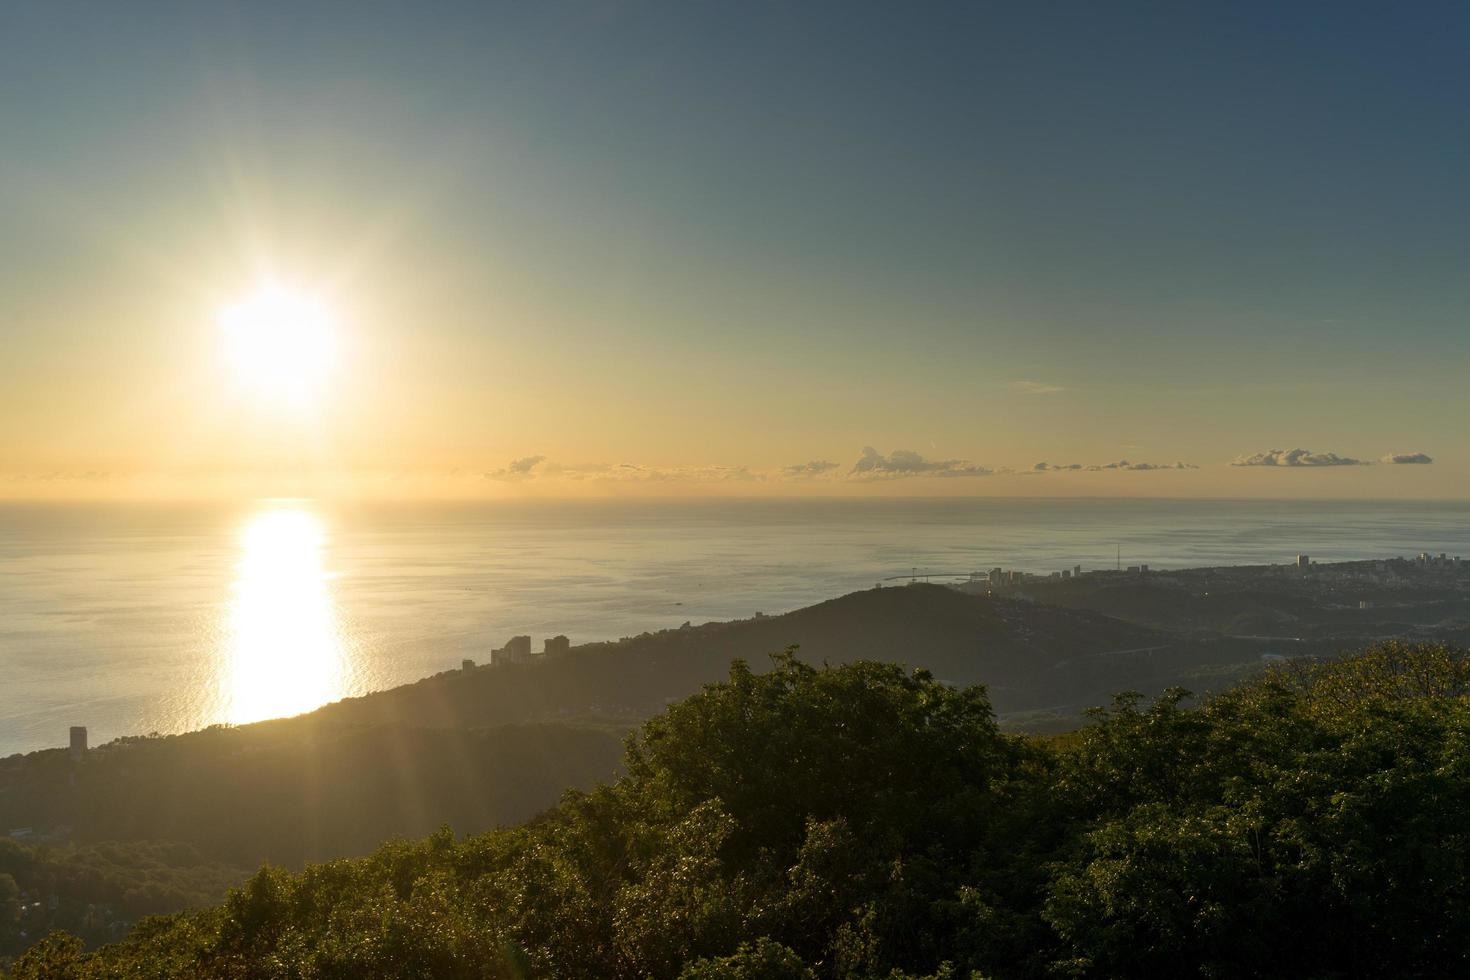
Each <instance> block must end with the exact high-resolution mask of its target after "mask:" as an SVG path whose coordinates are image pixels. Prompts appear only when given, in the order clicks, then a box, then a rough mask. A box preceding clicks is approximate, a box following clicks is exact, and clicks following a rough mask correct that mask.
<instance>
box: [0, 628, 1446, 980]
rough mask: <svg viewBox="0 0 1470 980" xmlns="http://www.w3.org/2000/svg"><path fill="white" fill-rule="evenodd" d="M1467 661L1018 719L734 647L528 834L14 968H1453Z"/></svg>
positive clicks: (1404, 654)
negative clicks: (1021, 722)
mask: <svg viewBox="0 0 1470 980" xmlns="http://www.w3.org/2000/svg"><path fill="white" fill-rule="evenodd" d="M1467 680H1470V667H1467V659H1466V657H1465V655H1464V654H1462V653H1459V652H1457V651H1453V650H1448V649H1445V648H1442V647H1406V646H1388V647H1383V648H1378V649H1375V650H1373V651H1369V652H1367V653H1365V654H1363V655H1360V656H1357V657H1352V658H1347V659H1344V660H1341V661H1335V662H1329V663H1321V664H1313V665H1305V666H1303V665H1295V666H1292V667H1291V668H1290V669H1286V670H1281V671H1277V672H1274V673H1272V674H1270V675H1268V676H1266V677H1264V678H1262V679H1260V680H1258V681H1255V682H1252V683H1250V684H1248V685H1246V686H1243V687H1241V688H1238V689H1236V690H1234V691H1232V692H1230V693H1228V694H1225V695H1222V696H1220V697H1217V698H1214V699H1211V700H1209V701H1207V702H1205V703H1203V704H1200V705H1197V706H1193V707H1190V706H1188V705H1189V696H1188V695H1187V693H1186V692H1183V691H1173V692H1170V693H1169V694H1167V695H1165V696H1164V697H1162V698H1160V699H1158V700H1156V701H1155V702H1153V703H1151V704H1145V703H1144V702H1143V700H1142V699H1141V698H1139V697H1137V696H1131V695H1130V696H1123V697H1120V698H1119V699H1117V701H1116V702H1115V703H1114V705H1113V706H1112V707H1111V708H1110V709H1108V710H1106V711H1099V712H1097V713H1096V714H1095V716H1094V717H1093V719H1092V721H1091V723H1090V724H1089V725H1088V726H1087V727H1085V728H1084V729H1082V730H1080V731H1079V732H1077V733H1076V734H1074V735H1073V736H1071V737H1068V738H1065V739H1047V740H1025V739H1019V738H1014V737H1008V736H1005V735H1003V734H1001V733H999V732H998V731H997V730H996V727H995V724H994V719H993V718H992V716H991V712H990V708H989V704H988V701H987V699H986V696H985V693H984V692H983V691H982V690H980V689H978V688H967V689H961V690H957V689H954V688H950V687H947V686H945V685H942V684H939V683H937V682H935V681H934V680H933V679H932V678H931V677H929V676H928V675H927V674H925V673H924V672H922V671H920V672H913V673H908V672H905V671H904V670H902V669H900V668H898V667H894V666H890V665H885V664H878V663H857V664H852V665H848V666H843V667H838V668H826V667H824V668H814V667H811V666H808V665H805V664H802V663H800V662H798V661H797V660H796V659H795V658H794V657H793V656H791V655H790V653H788V654H787V655H784V656H782V657H779V658H777V659H776V662H775V664H774V667H773V670H771V671H770V672H769V673H764V674H756V673H753V672H752V671H750V670H749V669H748V668H746V666H745V665H743V664H741V663H736V664H735V665H734V667H733V668H732V670H731V675H730V680H729V681H728V682H727V683H724V684H719V685H711V686H709V687H708V688H706V689H705V690H704V691H702V692H701V693H700V694H698V695H696V696H695V697H693V698H690V699H688V700H687V701H685V702H682V703H680V704H677V705H675V706H673V707H671V708H670V709H669V710H668V711H666V712H665V713H664V714H663V715H662V716H660V717H659V718H656V719H654V720H653V721H651V722H650V723H648V724H647V725H646V726H645V727H644V728H643V730H642V731H641V732H640V733H639V734H638V735H637V736H636V737H635V738H632V739H630V741H629V745H628V753H627V775H626V776H625V777H624V778H622V779H621V780H619V781H618V782H617V783H615V784H613V785H611V786H607V787H603V788H600V789H597V790H595V791H593V792H591V793H572V794H569V795H568V796H567V797H566V798H565V799H564V801H563V802H562V804H561V805H560V806H558V807H557V808H555V809H554V810H552V811H550V812H548V813H546V814H545V815H543V816H542V817H541V818H539V819H537V820H536V821H533V822H532V823H530V824H526V825H523V826H519V827H512V828H508V829H505V830H501V831H496V832H493V833H490V834H482V835H478V836H474V837H469V838H464V839H459V840H456V839H455V838H454V837H453V835H451V834H450V833H448V832H441V833H439V834H436V835H433V836H431V837H428V838H426V839H424V840H421V841H418V842H407V841H394V842H391V843H389V844H387V845H384V846H383V847H381V848H379V850H378V851H376V852H375V853H374V854H373V855H371V856H370V857H367V858H364V859H360V860H353V861H337V862H332V863H328V864H320V865H313V866H310V867H308V868H307V869H305V870H304V871H302V872H300V873H295V874H292V873H288V872H285V871H282V870H278V869H272V868H267V869H264V870H262V871H261V872H260V873H258V874H257V875H255V876H254V877H253V878H251V879H250V880H249V881H248V882H247V883H246V884H245V885H244V886H243V887H241V888H239V889H238V890H236V891H234V892H232V893H231V894H230V896H229V898H228V899H227V900H226V901H225V903H224V904H223V905H220V906H216V907H214V908H209V909H203V910H199V911H194V912H186V913H182V914H178V915H174V916H170V917H166V918H155V919H150V920H146V921H145V922H144V923H143V924H141V925H140V926H139V927H137V928H136V929H134V930H133V932H132V933H131V934H129V935H128V936H127V938H126V939H124V940H123V941H121V942H118V943H114V944H112V945H109V946H105V947H103V948H101V949H100V950H98V951H97V952H96V953H94V954H91V955H82V954H80V952H79V950H78V948H77V947H76V946H75V945H68V943H67V941H66V940H64V939H59V938H51V939H48V940H47V941H46V942H45V943H43V944H42V945H40V946H37V947H35V948H33V949H32V950H31V951H30V952H29V953H28V954H27V955H26V957H24V958H23V959H22V960H20V961H18V962H17V964H16V966H15V969H14V972H13V975H14V976H17V977H22V976H23V977H33V976H61V977H73V976H74V977H79V978H80V977H85V978H99V977H126V976H150V977H181V978H182V977H214V976H220V977H283V978H284V977H301V978H308V977H309V978H349V977H362V976H374V977H403V978H407V977H448V978H493V980H502V978H505V980H510V978H523V977H540V976H557V977H609V978H627V980H635V978H636V980H645V978H668V980H675V978H680V980H738V978H746V977H749V978H755V977H761V978H767V977H769V978H801V980H818V978H823V980H825V978H842V980H919V978H929V980H958V978H960V977H970V978H972V980H973V978H979V977H981V976H985V977H1004V978H1010V977H1015V978H1029V977H1037V978H1040V977H1059V976H1073V977H1124V978H1126V977H1160V976H1170V977H1173V976H1181V977H1183V976H1197V977H1212V978H1214V977H1262V976H1290V977H1309V978H1310V977H1318V978H1329V977H1349V976H1406V977H1413V976H1446V975H1466V974H1470V751H1467V749H1470V688H1467ZM3 892H4V886H3V883H0V901H3V899H4V894H3ZM48 971H49V972H48Z"/></svg>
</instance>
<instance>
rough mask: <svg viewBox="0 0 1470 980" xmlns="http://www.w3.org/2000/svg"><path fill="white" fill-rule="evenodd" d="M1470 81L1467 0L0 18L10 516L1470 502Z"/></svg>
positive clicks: (71, 9) (62, 11)
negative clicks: (25, 504) (307, 509)
mask: <svg viewBox="0 0 1470 980" xmlns="http://www.w3.org/2000/svg"><path fill="white" fill-rule="evenodd" d="M1467 96H1470V8H1467V7H1465V6H1464V5H1461V4H1449V3H1443V4H1441V3H1419V4H1412V5H1392V4H1354V3H1343V2H1337V3H1312V2H1301V3H1292V4H1281V3H1249V2H1239V3H1229V4H1178V3H1111V4H1097V3H1089V2H1079V3H1065V2H1057V3H1020V2H1018V3H964V4H961V3H932V4H901V3H881V4H866V3H858V2H842V3H815V2H814V3H801V4H789V3H772V4H762V3H756V2H744V3H728V4H716V3H694V2H679V3H643V2H588V3H562V2H554V0H553V2H546V3H537V4H524V3H516V4H496V3H488V2H485V3H472V4H462V5H461V4H454V3H374V2H369V0H357V2H353V3H345V4H331V3H314V4H309V5H308V4H297V3H270V2H264V0H253V2H249V3H238V4H231V3H215V2H211V0H189V2H186V3H178V4H171V3H159V2H146V0H138V2H132V3H127V4H113V3H68V2H63V0H44V2H29V0H12V2H10V3H7V4H5V5H3V6H0V497H22V498H50V497H58V498H62V497H153V496H158V497H170V498H172V497H190V496H201V497H212V496H220V495H226V496H230V495H251V494H282V493H313V494H363V495H382V496H404V497H436V496H451V497H486V498H498V497H507V496H527V495H533V496H563V495H573V496H582V495H639V494H660V495H665V494H668V495H682V494H700V495H712V494H713V495H745V494H752V495H815V494H841V495H853V494H902V495H930V494H932V495H968V494H975V495H1005V496H1011V495H1040V496H1068V495H1127V496H1265V497H1364V498H1380V497H1381V498H1393V497H1440V498H1458V497H1464V496H1466V492H1465V490H1464V489H1463V488H1464V487H1465V486H1466V485H1467V480H1470V433H1467V431H1466V429H1465V427H1464V425H1463V424H1462V420H1463V418H1464V417H1465V414H1466V409H1467V408H1470V396H1467V387H1466V385H1465V383H1464V375H1465V370H1466V368H1467V366H1470V332H1467V330H1466V329H1465V326H1466V319H1467V317H1466V314H1467V312H1470V276H1467V275H1466V269H1467V265H1470V236H1467V235H1466V234H1465V229H1466V228H1467V227H1470V213H1467V212H1470V186H1467V177H1466V175H1467V174H1470V122H1467V117H1466V116H1465V113H1464V105H1465V103H1466V99H1467ZM267 284H273V285H271V286H270V288H275V289H278V290H284V291H286V292H287V293H290V294H291V295H294V296H300V297H308V298H310V301H311V302H313V303H315V304H317V306H318V308H320V309H322V310H325V311H328V313H329V315H330V321H331V330H332V356H331V365H330V369H329V370H326V371H324V372H323V374H322V376H320V377H316V378H314V379H313V384H312V391H311V395H310V397H307V398H301V399H294V398H293V399H282V398H280V397H279V386H276V387H275V388H273V387H272V386H271V385H270V384H266V383H263V382H264V381H265V380H268V379H262V378H261V377H259V376H257V377H254V378H243V377H241V376H240V364H239V363H232V362H231V361H230V358H231V355H230V354H229V351H228V346H229V345H228V344H227V343H225V342H224V341H223V340H222V335H223V333H224V329H223V327H222V323H224V322H226V321H227V320H228V317H227V316H226V315H225V311H228V310H231V309H237V308H240V307H241V305H242V304H247V305H248V303H249V302H250V298H251V297H252V296H255V295H257V294H258V292H259V291H260V290H261V289H262V288H263V287H264V286H266V285H267ZM288 326H291V325H288ZM293 329H294V327H293ZM288 332H289V331H288ZM257 353H259V352H258V351H257ZM267 353H268V354H270V356H269V357H267V358H265V360H266V361H267V362H270V363H280V364H284V365H285V367H284V368H283V370H285V371H287V372H288V373H289V372H290V371H291V370H294V369H295V368H294V367H293V365H298V366H299V363H301V362H302V358H303V355H301V354H300V352H299V348H296V349H293V347H292V342H290V341H288V342H286V343H284V344H283V345H282V346H281V347H280V349H273V350H271V351H268V352H267ZM237 360H238V359H237ZM259 360H260V358H256V361H259ZM254 370H256V371H257V372H259V371H260V370H262V369H261V368H260V367H259V366H257V367H256V368H255V369H254ZM272 391H275V392H276V394H275V395H272V394H271V392H272ZM286 402H289V404H286Z"/></svg>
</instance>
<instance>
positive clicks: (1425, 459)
mask: <svg viewBox="0 0 1470 980" xmlns="http://www.w3.org/2000/svg"><path fill="white" fill-rule="evenodd" d="M1382 462H1385V463H1401V464H1402V463H1432V462H1434V457H1433V456H1431V455H1429V454H1428V453H1389V454H1388V455H1387V456H1385V457H1383V460H1382Z"/></svg>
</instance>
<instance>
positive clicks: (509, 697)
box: [320, 585, 1253, 726]
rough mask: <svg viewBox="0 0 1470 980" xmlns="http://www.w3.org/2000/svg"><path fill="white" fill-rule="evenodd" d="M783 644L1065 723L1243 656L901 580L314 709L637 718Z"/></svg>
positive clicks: (398, 714)
mask: <svg viewBox="0 0 1470 980" xmlns="http://www.w3.org/2000/svg"><path fill="white" fill-rule="evenodd" d="M792 645H796V646H799V648H800V653H799V655H800V657H801V659H803V660H805V661H807V662H809V663H823V662H830V663H834V664H835V663H848V662H851V661H854V660H859V659H879V660H887V661H895V662H900V663H906V664H909V665H914V666H923V667H925V668H927V669H930V670H932V671H933V672H934V674H935V676H937V677H939V678H941V679H943V680H946V681H950V682H953V683H960V684H963V683H984V684H985V685H986V686H987V688H988V689H989V691H990V694H991V697H992V699H993V700H994V703H995V706H996V708H997V710H998V711H999V712H1000V713H1001V714H1002V715H1003V716H1004V715H1006V714H1009V713H1012V712H1029V711H1037V710H1041V709H1046V710H1050V711H1054V712H1055V713H1056V714H1057V715H1059V716H1065V717H1068V718H1069V720H1071V721H1073V722H1075V719H1076V718H1077V717H1078V716H1080V713H1081V711H1082V710H1083V709H1085V708H1087V707H1089V706H1091V705H1095V704H1099V703H1102V702H1104V701H1106V700H1107V698H1108V697H1109V696H1110V695H1111V693H1112V692H1114V691H1117V690H1121V689H1124V688H1136V689H1138V690H1143V691H1158V690H1162V689H1163V688H1165V687H1167V686H1169V685H1170V684H1174V683H1180V682H1189V683H1193V682H1194V681H1196V680H1197V677H1196V676H1195V675H1194V673H1193V672H1194V671H1196V670H1198V669H1199V668H1200V667H1201V666H1202V665H1205V664H1212V663H1225V664H1230V663H1237V664H1238V663H1240V662H1241V661H1242V660H1245V659H1250V658H1251V657H1252V656H1253V654H1252V653H1250V652H1245V653H1242V652H1241V650H1240V649H1239V648H1238V647H1234V648H1232V647H1227V646H1224V645H1220V644H1214V643H1201V642H1199V641H1198V640H1190V641H1187V642H1186V641H1182V640H1180V639H1179V638H1178V637H1176V636H1175V635H1174V634H1171V633H1167V632H1164V631H1160V630H1156V629H1152V628H1149V627H1145V626H1139V625H1135V624H1130V623H1124V622H1121V621H1119V620H1116V619H1112V618H1109V617H1107V616H1104V615H1101V614H1099V613H1095V612H1088V611H1085V610H1074V609H1063V608H1060V607H1057V606H1048V605H1042V604H1039V603H1032V602H1026V601H1021V600H1015V599H1006V598H1000V597H991V596H976V595H964V594H961V593H959V592H957V591H955V590H953V589H949V588H944V587H942V586H937V585H912V586H903V587H898V588H884V589H872V590H868V591H863V592H854V593H851V594H849V595H845V596H842V597H840V598H837V599H832V600H829V601H827V602H822V603H818V604H817V605H814V606H809V607H807V608H804V609H798V610H796V611H795V612H791V613H787V614H785V615H780V616H768V617H761V618H756V619H746V620H737V621H733V622H725V623H708V624H705V625H702V626H693V627H689V628H686V629H679V630H667V631H664V632H660V633H644V634H642V635H641V636H636V637H631V638H628V639H625V640H622V641H619V642H612V643H589V644H586V645H583V646H578V647H574V648H573V649H572V652H571V654H570V655H569V656H567V657H565V658H563V659H561V660H556V661H551V662H548V663H535V664H525V665H505V666H496V667H484V666H482V667H480V668H477V669H475V670H473V671H470V672H468V673H461V672H453V673H447V674H441V675H438V676H435V677H432V678H427V679H425V680H423V681H420V682H418V683H416V684H410V685H406V686H404V687H400V688H395V689H393V690H391V691H387V692H383V693H380V694H374V695H369V696H368V697H364V698H357V699H351V700H348V701H343V702H340V703H338V704H336V705H332V706H330V707H328V708H325V709H323V710H322V711H321V712H320V714H321V715H322V716H323V717H324V718H332V719H343V720H348V719H350V720H351V721H352V722H354V723H362V722H367V721H372V722H381V721H401V720H404V719H412V720H413V721H414V722H415V723H416V724H430V725H444V726H465V725H470V726H473V725H481V724H485V723H487V722H492V721H494V722H504V721H509V720H522V719H532V718H548V717H559V716H565V715H577V714H602V715H607V714H612V715H625V716H630V717H633V718H642V717H647V716H648V715H650V714H652V713H654V712H656V711H658V710H661V709H662V708H663V707H664V705H665V704H667V703H668V702H669V701H670V700H673V699H677V698H682V697H685V696H687V695H689V694H691V693H693V692H694V691H695V690H697V689H698V688H699V686H700V685H701V684H704V683H708V682H710V681H713V680H717V679H719V678H720V677H721V676H723V674H724V672H725V670H726V669H727V667H728V665H729V663H730V661H731V660H733V659H737V658H738V659H743V660H746V661H747V662H749V663H750V664H751V666H752V668H754V669H756V670H760V669H762V668H763V667H764V666H765V665H766V664H768V663H769V656H770V654H771V653H772V652H773V651H779V650H782V649H785V648H786V647H788V646H792Z"/></svg>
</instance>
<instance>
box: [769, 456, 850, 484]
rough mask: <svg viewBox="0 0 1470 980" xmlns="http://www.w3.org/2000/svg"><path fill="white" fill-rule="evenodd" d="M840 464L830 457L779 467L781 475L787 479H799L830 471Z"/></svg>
mask: <svg viewBox="0 0 1470 980" xmlns="http://www.w3.org/2000/svg"><path fill="white" fill-rule="evenodd" d="M841 465H842V464H841V463H834V462H832V461H831V460H830V459H814V460H811V461H810V462H806V463H797V464H796V465H794V466H783V467H781V475H782V476H784V477H787V478H788V479H792V480H800V479H803V478H810V477H814V476H821V475H823V474H825V473H830V472H832V471H833V470H835V469H837V468H838V467H840V466H841Z"/></svg>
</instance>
